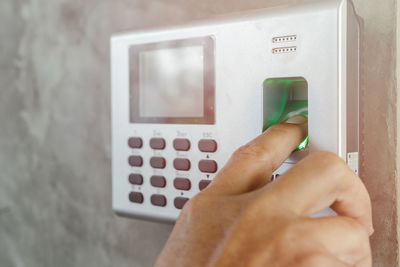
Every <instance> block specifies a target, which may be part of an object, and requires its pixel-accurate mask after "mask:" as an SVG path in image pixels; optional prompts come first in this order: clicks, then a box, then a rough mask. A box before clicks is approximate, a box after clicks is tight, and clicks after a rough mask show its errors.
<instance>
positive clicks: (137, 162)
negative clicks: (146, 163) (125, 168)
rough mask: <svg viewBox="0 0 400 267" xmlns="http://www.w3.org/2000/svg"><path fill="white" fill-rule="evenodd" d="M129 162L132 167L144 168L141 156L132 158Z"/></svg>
mask: <svg viewBox="0 0 400 267" xmlns="http://www.w3.org/2000/svg"><path fill="white" fill-rule="evenodd" d="M128 162H129V165H131V166H132V167H141V166H143V158H142V157H141V156H130V157H129V159H128Z"/></svg>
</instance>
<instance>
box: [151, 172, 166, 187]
mask: <svg viewBox="0 0 400 267" xmlns="http://www.w3.org/2000/svg"><path fill="white" fill-rule="evenodd" d="M150 184H151V185H152V186H154V187H160V188H163V187H165V185H166V184H167V181H166V179H165V177H164V176H158V175H153V176H151V178H150Z"/></svg>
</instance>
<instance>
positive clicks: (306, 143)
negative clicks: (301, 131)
mask: <svg viewBox="0 0 400 267" xmlns="http://www.w3.org/2000/svg"><path fill="white" fill-rule="evenodd" d="M307 146H308V135H307V137H306V139H304V140H303V142H301V143H300V145H299V146H298V147H297V150H305V149H306V148H307Z"/></svg>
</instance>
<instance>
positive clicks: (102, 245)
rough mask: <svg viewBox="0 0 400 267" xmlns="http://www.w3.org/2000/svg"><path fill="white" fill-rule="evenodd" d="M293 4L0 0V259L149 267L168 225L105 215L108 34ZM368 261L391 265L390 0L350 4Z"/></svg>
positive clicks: (280, 0)
mask: <svg viewBox="0 0 400 267" xmlns="http://www.w3.org/2000/svg"><path fill="white" fill-rule="evenodd" d="M293 2H296V1H294V0H270V1H262V0H246V1H244V0H230V1H228V0H221V1H213V0H203V1H195V0H170V1H168V0H164V1H162V0H152V1H146V0H113V1H106V0H86V1H80V0H51V1H50V0H47V1H46V0H42V1H39V0H2V1H1V2H0V25H1V26H0V48H1V49H0V84H1V88H0V170H1V172H0V266H4V267H11V266H30V267H36V266H60V267H62V266H68V267H70V266H119V267H123V266H149V265H151V264H152V263H153V261H154V260H155V257H156V256H157V254H158V253H159V251H160V250H161V248H162V246H163V244H164V242H165V240H166V239H167V237H168V235H169V233H170V230H171V226H169V225H163V224H156V223H150V222H143V221H138V220H130V219H124V218H119V217H117V216H115V215H114V214H113V213H112V211H111V194H110V186H111V180H110V174H111V159H110V104H109V103H110V88H109V87H110V86H109V85H110V80H109V45H108V40H109V37H110V35H111V34H112V33H115V32H120V31H126V30H132V29H135V28H141V27H147V26H151V25H159V24H165V23H166V22H168V23H176V22H181V21H185V20H190V19H195V18H205V17H209V16H212V15H215V14H220V13H228V12H233V11H240V10H245V9H253V8H259V7H265V6H266V5H267V3H268V5H277V4H285V3H293ZM355 2H356V8H357V10H358V12H359V14H360V15H361V17H362V18H363V19H364V30H363V37H364V40H365V41H364V43H363V49H362V54H363V55H362V61H363V74H364V75H363V77H364V80H363V95H362V99H361V100H362V103H363V108H362V109H363V114H364V117H363V124H362V125H363V130H362V133H363V154H362V159H363V165H362V172H363V179H364V181H365V182H366V184H367V186H368V188H369V191H370V192H371V196H372V199H373V202H374V221H375V229H376V233H375V235H374V237H373V238H372V241H373V251H374V262H375V263H374V266H395V265H397V260H396V258H397V254H398V253H397V252H398V247H397V238H396V237H397V230H396V229H397V214H396V194H395V192H396V184H395V177H396V176H395V175H396V172H395V171H396V161H395V158H396V150H395V147H396V145H397V139H396V135H397V134H398V132H397V128H396V120H397V116H396V108H397V106H396V98H397V94H396V79H395V66H396V65H395V64H396V38H395V36H396V35H395V32H396V24H395V22H396V12H395V10H396V9H395V7H396V1H395V0H385V1H375V0H356V1H355Z"/></svg>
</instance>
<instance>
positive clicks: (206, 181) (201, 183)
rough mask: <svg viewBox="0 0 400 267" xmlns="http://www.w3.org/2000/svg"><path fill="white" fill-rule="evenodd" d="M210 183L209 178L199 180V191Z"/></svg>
mask: <svg viewBox="0 0 400 267" xmlns="http://www.w3.org/2000/svg"><path fill="white" fill-rule="evenodd" d="M210 183H211V180H201V181H200V183H199V189H200V191H201V190H203V189H204V188H206V187H207V186H208V185H209V184H210Z"/></svg>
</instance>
